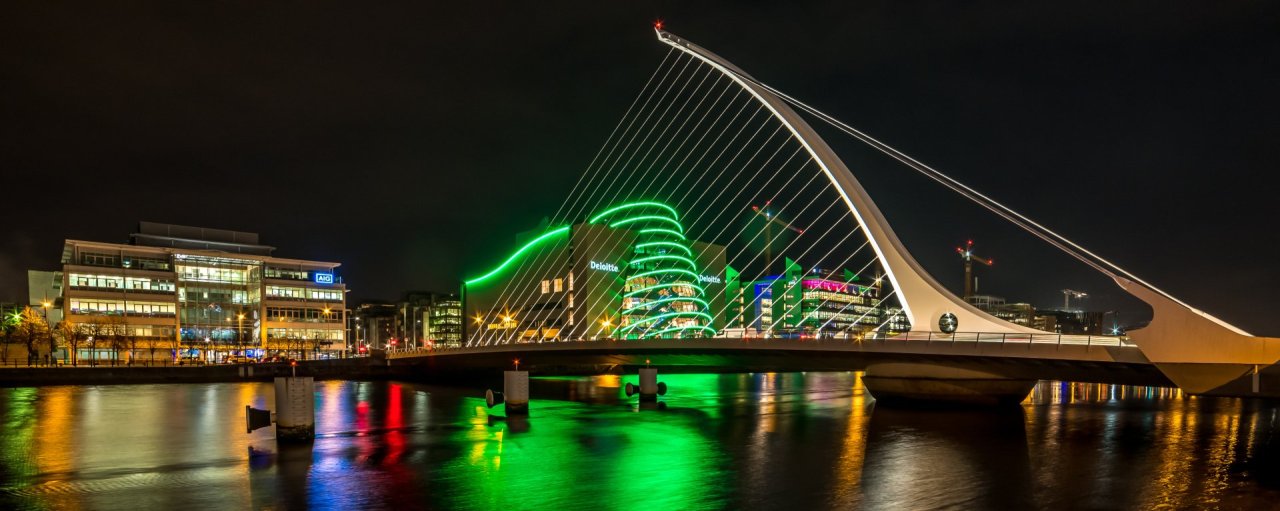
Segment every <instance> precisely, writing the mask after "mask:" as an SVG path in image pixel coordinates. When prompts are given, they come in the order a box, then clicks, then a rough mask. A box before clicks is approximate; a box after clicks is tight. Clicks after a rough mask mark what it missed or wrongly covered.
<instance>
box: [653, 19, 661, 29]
mask: <svg viewBox="0 0 1280 511" xmlns="http://www.w3.org/2000/svg"><path fill="white" fill-rule="evenodd" d="M653 28H654V29H655V30H662V18H658V19H656V20H653Z"/></svg>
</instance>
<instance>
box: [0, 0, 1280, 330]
mask: <svg viewBox="0 0 1280 511" xmlns="http://www.w3.org/2000/svg"><path fill="white" fill-rule="evenodd" d="M657 17H663V18H665V19H666V20H667V22H668V27H669V28H670V29H671V30H673V31H674V32H676V33H678V34H681V35H682V36H684V37H687V38H689V39H692V40H694V41H697V42H698V43H699V44H701V45H703V46H706V47H708V48H711V49H712V50H713V51H716V52H718V53H720V54H722V55H724V56H725V57H727V58H729V59H730V60H732V61H734V62H736V63H738V64H739V65H740V66H742V67H743V68H744V69H747V70H749V71H750V72H751V73H752V74H754V75H755V76H756V77H758V78H760V79H762V80H764V81H767V82H769V83H771V84H773V85H775V86H778V87H779V88H781V89H783V90H786V91H788V92H790V93H792V94H793V95H795V96H797V97H800V98H803V99H805V100H806V101H809V102H811V103H812V104H814V105H817V106H819V107H820V108H823V109H824V110H826V111H828V112H830V113H832V114H835V115H837V116H839V117H841V118H843V119H844V120H846V121H849V122H851V123H853V124H854V125H856V126H859V127H860V128H862V129H864V130H866V131H868V132H870V133H872V134H874V135H876V136H877V137H879V138H881V139H883V140H885V141H887V142H890V143H892V144H895V145H897V146H898V147H900V148H901V149H903V150H905V151H907V152H909V153H911V154H913V155H915V156H917V157H919V158H920V159H921V160H923V161H926V162H928V163H930V164H933V165H935V166H937V167H938V168H940V169H943V170H944V171H946V172H948V173H950V174H952V175H954V176H956V177H958V178H960V179H962V180H964V181H967V182H969V183H971V184H973V185H974V186H976V187H978V188H979V189H981V190H983V191H985V192H988V193H990V194H991V195H992V196H995V197H998V198H1002V199H1004V200H1005V201H1007V202H1008V203H1009V204H1010V205H1012V206H1014V207H1015V208H1018V209H1020V210H1023V211H1024V212H1026V213H1028V214H1030V215H1031V216H1033V217H1035V218H1037V219H1039V220H1041V221H1043V222H1044V223H1045V224H1046V225H1050V226H1053V227H1056V228H1059V229H1060V230H1062V231H1063V232H1064V233H1066V234H1068V235H1069V236H1072V237H1074V238H1076V239H1078V240H1080V241H1081V242H1084V243H1085V244H1086V245H1088V246H1090V247H1093V248H1095V249H1097V250H1098V251H1099V252H1101V253H1103V254H1106V255H1108V256H1110V257H1112V258H1114V259H1115V260H1116V261H1117V262H1119V263H1121V264H1123V265H1125V266H1128V267H1130V268H1131V269H1132V270H1134V271H1136V272H1137V273H1139V274H1140V275H1143V276H1145V277H1148V278H1149V279H1150V280H1152V281H1153V282H1156V283H1158V284H1159V285H1161V286H1163V287H1165V288H1167V289H1168V290H1169V291H1172V292H1174V293H1175V294H1177V295H1179V296H1184V297H1186V299H1188V300H1189V301H1191V302H1192V303H1195V304H1197V305H1200V306H1202V307H1203V308H1205V309H1207V310H1210V311H1213V312H1215V313H1219V314H1221V315H1222V316H1223V317H1224V318H1226V319H1228V320H1230V321H1233V322H1237V323H1239V324H1241V325H1242V326H1244V327H1246V328H1247V329H1250V330H1257V331H1260V332H1270V333H1273V334H1274V333H1280V319H1276V316H1274V315H1273V314H1271V311H1274V310H1277V308H1280V298H1277V296H1276V294H1275V293H1272V292H1271V288H1273V287H1275V286H1276V285H1280V274H1278V273H1277V271H1276V270H1275V265H1274V263H1273V262H1272V260H1271V259H1272V258H1271V257H1270V255H1271V254H1273V253H1274V252H1275V249H1276V248H1277V246H1280V238H1278V236H1277V234H1276V232H1275V230H1274V229H1273V228H1272V223H1273V218H1274V217H1275V214H1274V213H1273V212H1272V211H1273V204H1274V199H1273V195H1274V194H1273V192H1272V191H1271V190H1270V189H1268V188H1267V186H1265V183H1266V182H1268V181H1269V180H1268V179H1266V178H1267V176H1268V175H1269V174H1270V173H1271V172H1272V171H1273V170H1274V169H1275V168H1276V166H1277V163H1280V145H1277V144H1276V143H1275V141H1276V140H1280V123H1276V122H1275V119H1277V118H1280V115H1278V114H1280V99H1277V95H1276V94H1275V91H1276V90H1280V77H1278V76H1277V73H1278V72H1277V68H1276V66H1275V65H1274V63H1275V62H1276V60H1277V57H1278V56H1280V32H1278V31H1276V30H1275V27H1276V26H1280V23H1278V22H1280V8H1277V7H1276V6H1275V5H1274V4H1273V3H1270V2H1260V1H1259V2H1217V3H1202V2H1173V3H1161V4H1153V3H1151V2H1110V3H1107V4H1105V5H1103V4H1099V5H1094V6H1086V5H1080V4H1052V3H1022V4H1017V5H1012V6H1010V5H1009V4H1008V3H1005V2H965V3H951V4H948V3H925V4H917V3H904V2H894V1H881V2H858V3H849V2H799V3H797V2H748V3H742V2H611V3H603V4H602V3H599V2H551V3H547V2H537V3H516V4H513V5H506V4H498V3H489V2H467V3H464V4H462V5H445V4H439V3H427V2H405V3H403V4H400V5H391V4H385V3H383V4H377V5H357V4H350V3H341V2H306V3H301V2H281V3H274V4H273V3H266V4H264V3H261V2H217V3H198V2H188V3H183V2H176V3H175V2H135V3H130V4H128V5H117V4H112V3H102V2H98V3H95V2H79V3H58V2H25V3H19V4H16V5H7V6H6V7H5V8H4V15H3V16H0V48H3V50H0V112H2V114H0V168H3V174H4V197H3V202H0V204H2V207H3V208H4V209H3V213H4V215H3V216H4V218H6V220H7V221H6V222H5V224H4V226H3V227H0V239H4V240H5V242H4V245H3V247H0V257H2V259H0V263H3V264H2V266H3V267H2V268H0V277H3V279H4V280H0V292H3V293H5V296H3V298H10V297H11V296H10V295H12V297H13V298H18V297H21V296H22V295H23V288H24V287H25V286H24V285H23V284H22V280H17V281H14V280H13V279H17V278H19V276H21V275H22V270H23V269H25V268H27V267H37V268H48V267H52V266H54V265H56V261H57V258H58V255H59V253H60V252H59V249H60V240H61V239H62V238H66V237H70V238H79V239H92V240H104V241H123V240H124V239H125V237H126V235H127V234H128V232H130V229H131V228H132V225H133V223H134V222H136V221H138V220H152V221H163V222H173V223H185V224H195V225H205V226H211V227H221V228H231V229H241V230H250V231H257V232H261V233H262V234H263V237H264V240H265V241H267V242H268V243H269V244H272V245H275V246H278V247H280V251H279V254H280V255H283V256H288V257H300V258H316V259H325V260H338V261H341V262H343V263H344V274H345V276H346V278H347V280H348V282H350V283H351V287H352V288H353V289H354V290H355V293H356V297H357V298H378V297H382V298H391V297H394V296H395V295H397V294H398V293H399V292H400V291H402V290H406V289H412V288H428V289H430V288H436V289H449V288H452V287H453V286H454V285H455V283H456V281H457V278H458V276H459V275H461V274H465V273H468V272H473V271H476V270H477V269H479V268H481V267H483V266H485V265H486V264H489V263H490V262H491V261H492V260H493V259H494V256H493V254H494V253H496V252H501V251H503V250H505V249H506V247H507V245H508V244H509V241H510V239H511V236H512V235H513V234H514V233H516V232H518V231H522V230H525V229H528V228H529V227H531V226H533V225H534V224H535V223H536V222H537V220H538V219H540V218H541V217H543V216H545V215H547V214H549V213H551V212H553V211H555V209H556V207H557V206H558V205H559V202H560V201H561V200H562V199H563V197H564V196H565V195H566V193H567V190H568V189H569V188H570V187H571V186H572V184H573V183H574V181H575V180H576V179H577V176H578V173H579V172H581V170H582V169H583V168H584V167H585V165H586V164H587V162H588V161H589V160H590V158H591V155H592V154H594V152H595V149H596V147H597V145H598V144H599V143H600V142H601V141H602V139H603V134H604V133H607V130H608V129H609V128H610V127H611V126H612V125H613V123H614V122H615V121H616V120H617V118H618V116H619V115H620V114H621V112H622V111H623V110H624V109H625V108H626V105H627V102H628V101H630V99H631V97H632V95H633V94H634V93H635V91H636V90H637V89H638V88H639V86H640V84H641V83H642V81H643V79H644V78H645V76H647V74H648V72H649V71H650V70H651V69H652V66H654V65H655V64H656V63H657V61H658V60H659V59H660V58H661V55H662V54H663V53H664V52H665V49H664V48H662V47H660V46H659V45H658V44H657V43H656V42H655V41H654V40H653V36H652V32H651V31H650V30H649V29H648V22H649V21H650V20H652V19H654V18H657ZM831 136H832V137H833V139H834V138H835V135H834V134H833V135H831ZM833 145H835V146H836V148H837V150H839V151H840V152H841V154H842V155H843V156H845V157H846V158H847V159H848V160H849V162H850V165H851V167H853V168H854V171H855V172H856V173H858V175H859V177H860V178H861V179H863V180H864V181H865V182H866V184H867V185H868V187H869V188H870V189H871V193H872V195H873V196H874V197H876V199H877V201H878V203H879V204H880V205H881V207H882V209H884V210H885V212H886V214H887V215H888V216H889V217H890V219H891V220H893V221H894V223H895V226H896V227H897V228H898V229H899V230H900V234H901V235H902V237H903V238H904V239H905V240H906V243H907V244H908V246H909V247H910V248H911V249H912V250H913V252H915V253H916V254H917V256H918V257H919V258H920V259H921V260H922V261H923V262H924V264H925V265H926V266H927V267H928V268H930V269H932V270H933V271H934V272H935V273H936V274H938V275H939V276H940V277H942V278H943V279H944V280H945V281H947V282H949V283H952V284H954V285H956V286H957V287H958V283H959V276H958V272H959V265H958V263H957V262H956V261H955V260H953V258H952V255H951V252H950V251H951V247H952V246H953V245H955V244H957V243H960V242H963V240H964V239H966V238H970V237H972V238H975V239H976V240H977V241H978V242H979V244H980V245H979V246H980V247H981V248H982V249H983V251H984V252H985V253H986V254H988V255H989V256H990V257H993V258H995V259H996V260H997V261H998V265H997V267H996V268H995V269H993V270H992V271H989V272H987V273H986V274H985V275H984V276H983V284H982V285H983V288H984V289H985V290H987V291H990V292H992V293H998V294H1003V295H1006V296H1009V297H1011V298H1015V297H1020V298H1024V299H1026V300H1030V301H1032V302H1033V303H1036V304H1039V305H1051V304H1054V303H1058V302H1059V301H1060V299H1061V295H1060V294H1058V290H1059V289H1062V288H1065V287H1072V288H1087V289H1088V290H1089V291H1090V292H1092V293H1093V294H1094V296H1095V297H1096V298H1095V300H1097V302H1096V303H1095V305H1096V306H1098V307H1115V308H1123V309H1125V310H1128V309H1130V308H1133V307H1140V306H1137V305H1135V304H1134V303H1133V302H1132V301H1130V300H1126V299H1125V298H1123V296H1122V294H1121V293H1120V292H1119V291H1118V290H1117V289H1115V288H1114V287H1111V286H1109V285H1108V284H1107V283H1106V282H1105V281H1104V280H1102V279H1099V278H1098V277H1096V276H1094V275H1092V274H1091V273H1090V272H1088V271H1087V270H1084V269H1082V267H1081V266H1080V265H1078V264H1075V263H1072V262H1071V261H1069V260H1066V259H1065V258H1064V257H1062V256H1060V255H1058V254H1055V253H1053V251H1052V250H1051V249H1048V248H1045V247H1042V246H1040V245H1038V244H1037V242H1035V241H1034V240H1031V239H1029V237H1027V236H1025V235H1022V234H1020V233H1018V232H1016V231H1013V230H1012V229H1010V228H1008V227H1007V226H1003V225H1000V223H999V222H996V221H994V220H992V219H990V218H989V217H988V216H987V215H985V214H984V213H983V212H981V211H980V210H977V208H974V207H972V206H968V205H966V204H964V203H963V202H960V201H958V200H955V199H952V198H948V197H947V196H946V194H945V193H944V192H941V191H939V190H937V189H935V188H932V187H931V185H929V184H928V182H927V181H924V180H922V179H919V178H918V177H915V176H911V175H910V174H908V173H907V171H906V170H905V169H902V168H901V167H897V166H894V165H891V164H890V163H889V162H887V161H885V160H884V159H883V158H879V157H877V156H875V155H871V154H868V153H866V151H865V149H864V148H859V147H857V146H855V145H853V144H851V143H848V142H846V141H833ZM480 176H484V177H483V178H481V177H480ZM24 235H25V236H29V237H30V240H31V242H30V243H31V245H30V246H31V248H30V249H27V248H24V247H25V245H24V244H23V242H22V241H21V238H20V236H24ZM23 280H25V279H23Z"/></svg>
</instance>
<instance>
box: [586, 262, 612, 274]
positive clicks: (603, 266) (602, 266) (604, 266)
mask: <svg viewBox="0 0 1280 511" xmlns="http://www.w3.org/2000/svg"><path fill="white" fill-rule="evenodd" d="M587 266H590V267H591V269H593V270H599V271H607V272H611V273H618V265H616V264H613V263H597V262H595V261H590V262H588V263H587Z"/></svg>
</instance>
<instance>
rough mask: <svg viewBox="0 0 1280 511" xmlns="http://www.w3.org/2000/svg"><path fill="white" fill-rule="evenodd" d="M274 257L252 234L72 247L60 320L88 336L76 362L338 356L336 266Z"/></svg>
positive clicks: (176, 232) (157, 229)
mask: <svg viewBox="0 0 1280 511" xmlns="http://www.w3.org/2000/svg"><path fill="white" fill-rule="evenodd" d="M274 251H275V248H274V247H270V246H266V245H262V244H260V243H259V240H258V235H257V234H255V233H246V232H237V231H227V230H221V229H207V228H199V227H187V226H179V225H169V224H158V223H152V222H141V223H140V224H139V228H138V232H136V233H134V234H132V235H131V236H130V239H129V242H128V243H125V244H118V243H102V242H92V241H80V240H67V241H66V243H65V245H64V248H63V253H62V265H63V267H62V278H63V283H62V289H63V292H64V293H63V294H64V296H63V301H62V312H63V314H64V317H65V318H66V319H67V320H68V321H71V322H72V323H73V324H75V325H76V326H77V327H78V328H79V329H80V330H81V331H82V332H83V334H84V337H85V342H84V344H83V345H82V346H81V347H80V350H79V351H80V352H79V358H81V359H103V358H121V359H123V358H125V357H128V358H131V359H135V360H136V359H142V360H147V359H153V360H159V359H172V358H174V357H197V358H200V359H203V360H205V361H207V362H217V361H219V360H222V359H224V358H226V357H228V356H231V355H247V356H265V355H273V354H281V355H287V356H293V357H298V358H308V359H310V358H331V357H336V356H340V355H341V354H342V353H343V351H344V349H345V347H346V344H345V342H344V329H343V324H344V311H345V309H346V307H345V304H346V285H345V284H344V283H343V282H342V279H341V278H340V277H338V276H337V275H336V274H335V271H336V270H337V268H338V267H339V264H338V263H334V262H321V261H307V260H300V259H285V258H280V257H275V256H274V255H273V253H274ZM122 345H123V346H125V347H127V353H126V354H123V355H122V353H121V351H122Z"/></svg>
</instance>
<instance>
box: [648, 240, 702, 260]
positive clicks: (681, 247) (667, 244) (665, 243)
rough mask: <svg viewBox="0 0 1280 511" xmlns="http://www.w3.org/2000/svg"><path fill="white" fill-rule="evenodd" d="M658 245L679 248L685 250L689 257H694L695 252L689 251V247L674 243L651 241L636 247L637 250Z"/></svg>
mask: <svg viewBox="0 0 1280 511" xmlns="http://www.w3.org/2000/svg"><path fill="white" fill-rule="evenodd" d="M658 245H662V246H667V247H675V248H678V249H680V250H683V251H684V253H685V254H687V255H688V256H689V257H693V251H692V250H689V247H686V246H684V245H681V244H679V243H676V242H674V241H650V242H648V243H641V244H639V245H636V248H648V247H653V246H658Z"/></svg>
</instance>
